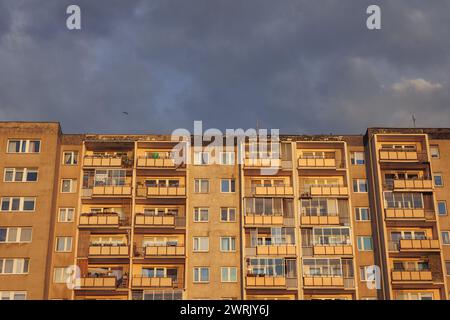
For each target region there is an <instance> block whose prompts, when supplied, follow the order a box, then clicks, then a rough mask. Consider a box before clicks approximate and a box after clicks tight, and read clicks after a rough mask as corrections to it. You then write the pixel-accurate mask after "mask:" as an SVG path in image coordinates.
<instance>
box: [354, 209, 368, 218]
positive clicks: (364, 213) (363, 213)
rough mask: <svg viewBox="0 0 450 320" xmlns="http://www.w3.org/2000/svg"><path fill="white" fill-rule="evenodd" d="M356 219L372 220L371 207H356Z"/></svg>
mask: <svg viewBox="0 0 450 320" xmlns="http://www.w3.org/2000/svg"><path fill="white" fill-rule="evenodd" d="M355 215H356V221H370V213H369V208H355Z"/></svg>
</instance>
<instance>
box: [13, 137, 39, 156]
mask: <svg viewBox="0 0 450 320" xmlns="http://www.w3.org/2000/svg"><path fill="white" fill-rule="evenodd" d="M40 151H41V141H40V140H9V141H8V153H39V152H40Z"/></svg>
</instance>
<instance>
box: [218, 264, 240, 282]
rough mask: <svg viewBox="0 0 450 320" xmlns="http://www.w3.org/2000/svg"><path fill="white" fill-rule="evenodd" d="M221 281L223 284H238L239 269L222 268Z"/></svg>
mask: <svg viewBox="0 0 450 320" xmlns="http://www.w3.org/2000/svg"><path fill="white" fill-rule="evenodd" d="M220 279H221V281H222V282H237V268H236V267H221V268H220Z"/></svg>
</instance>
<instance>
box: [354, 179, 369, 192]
mask: <svg viewBox="0 0 450 320" xmlns="http://www.w3.org/2000/svg"><path fill="white" fill-rule="evenodd" d="M367 189H368V188H367V180H366V179H353V192H367Z"/></svg>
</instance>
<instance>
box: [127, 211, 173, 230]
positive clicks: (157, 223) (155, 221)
mask: <svg viewBox="0 0 450 320" xmlns="http://www.w3.org/2000/svg"><path fill="white" fill-rule="evenodd" d="M135 219H136V220H135V224H136V226H140V227H174V226H175V216H153V215H146V214H143V213H137V214H136V218H135Z"/></svg>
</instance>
